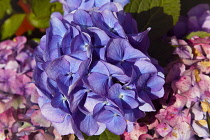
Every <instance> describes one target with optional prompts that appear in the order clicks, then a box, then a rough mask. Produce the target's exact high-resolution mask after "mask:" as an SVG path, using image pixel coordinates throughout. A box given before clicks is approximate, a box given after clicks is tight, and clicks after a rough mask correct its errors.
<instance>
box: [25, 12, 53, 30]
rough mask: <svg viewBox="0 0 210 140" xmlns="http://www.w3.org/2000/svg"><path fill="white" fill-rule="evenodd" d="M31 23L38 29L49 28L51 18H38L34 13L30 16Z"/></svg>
mask: <svg viewBox="0 0 210 140" xmlns="http://www.w3.org/2000/svg"><path fill="white" fill-rule="evenodd" d="M28 19H29V21H30V23H31V24H32V25H33V26H34V27H36V28H47V27H48V26H49V21H50V17H49V16H46V17H37V16H36V15H35V14H34V13H30V14H29V15H28Z"/></svg>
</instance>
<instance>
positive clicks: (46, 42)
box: [33, 3, 164, 139]
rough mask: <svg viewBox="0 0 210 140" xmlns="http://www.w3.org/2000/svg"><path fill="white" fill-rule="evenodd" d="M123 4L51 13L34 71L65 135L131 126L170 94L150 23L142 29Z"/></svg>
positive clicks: (44, 105)
mask: <svg viewBox="0 0 210 140" xmlns="http://www.w3.org/2000/svg"><path fill="white" fill-rule="evenodd" d="M121 9H122V8H120V6H119V5H118V4H116V3H106V4H105V5H103V6H101V7H100V8H94V9H91V10H82V9H79V10H76V11H74V12H71V13H68V14H66V15H64V16H62V15H61V14H59V13H53V14H52V16H51V20H50V27H49V28H48V29H47V31H46V35H45V36H43V37H42V38H41V42H40V44H39V46H38V47H37V48H36V52H35V58H36V63H37V64H36V68H35V71H34V76H33V77H34V81H35V84H36V86H37V88H38V93H39V95H40V97H39V106H40V108H41V112H42V114H43V116H44V117H45V118H46V119H48V120H49V121H50V122H52V124H53V126H54V127H55V128H56V129H57V131H58V132H59V134H61V135H67V134H72V133H75V134H76V135H77V136H78V137H79V138H80V139H83V136H82V133H81V131H82V132H84V133H85V134H87V135H89V136H91V135H99V134H101V133H102V132H103V131H104V130H105V129H106V128H107V129H108V130H109V131H111V132H113V133H115V134H117V135H121V134H123V133H124V131H128V132H130V131H132V128H133V122H135V121H136V120H137V119H139V118H141V117H143V116H144V113H145V112H151V111H155V108H154V106H153V104H152V100H154V99H158V98H160V97H162V96H163V94H164V89H163V84H164V75H163V74H162V73H161V72H159V70H158V69H157V68H156V67H155V65H154V64H153V63H152V62H151V60H150V58H149V56H147V55H146V52H147V48H148V47H147V45H148V37H147V33H148V31H149V29H148V30H146V31H144V32H141V33H138V31H137V26H136V22H135V20H133V19H132V17H131V15H130V14H128V13H125V12H124V11H122V10H121ZM140 50H141V51H140ZM143 52H144V53H143Z"/></svg>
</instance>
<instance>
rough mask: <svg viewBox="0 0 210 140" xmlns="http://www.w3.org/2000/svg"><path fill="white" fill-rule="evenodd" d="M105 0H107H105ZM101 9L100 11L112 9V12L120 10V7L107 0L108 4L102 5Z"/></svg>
mask: <svg viewBox="0 0 210 140" xmlns="http://www.w3.org/2000/svg"><path fill="white" fill-rule="evenodd" d="M96 1H97V2H98V0H96ZM104 1H105V0H103V2H104ZM108 1H110V0H108ZM99 10H100V11H104V10H110V11H112V12H118V8H117V6H116V5H115V4H114V3H113V2H107V3H106V4H104V5H102V6H100V8H99Z"/></svg>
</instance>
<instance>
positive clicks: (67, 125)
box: [52, 115, 75, 135]
mask: <svg viewBox="0 0 210 140" xmlns="http://www.w3.org/2000/svg"><path fill="white" fill-rule="evenodd" d="M52 124H53V126H54V127H55V129H56V130H57V131H58V133H59V134H60V135H68V134H74V133H75V132H74V130H73V128H72V117H71V116H70V115H66V116H64V120H63V122H60V123H56V122H52Z"/></svg>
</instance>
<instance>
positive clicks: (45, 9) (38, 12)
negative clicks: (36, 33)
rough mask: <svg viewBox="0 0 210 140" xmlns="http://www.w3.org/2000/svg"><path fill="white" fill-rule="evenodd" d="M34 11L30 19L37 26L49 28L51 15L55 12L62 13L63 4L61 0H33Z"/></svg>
mask: <svg viewBox="0 0 210 140" xmlns="http://www.w3.org/2000/svg"><path fill="white" fill-rule="evenodd" d="M30 5H31V6H32V11H33V12H32V13H30V14H29V16H28V19H29V21H30V23H31V24H32V25H33V26H34V27H36V28H47V27H48V26H49V20H50V15H51V14H52V13H53V12H61V13H62V4H61V3H59V2H55V3H50V0H31V1H30Z"/></svg>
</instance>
